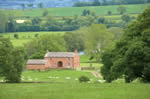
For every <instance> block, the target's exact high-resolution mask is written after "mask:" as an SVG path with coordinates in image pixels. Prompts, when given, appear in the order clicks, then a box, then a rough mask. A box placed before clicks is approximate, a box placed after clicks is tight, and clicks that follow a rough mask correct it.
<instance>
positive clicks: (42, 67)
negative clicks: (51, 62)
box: [26, 65, 45, 70]
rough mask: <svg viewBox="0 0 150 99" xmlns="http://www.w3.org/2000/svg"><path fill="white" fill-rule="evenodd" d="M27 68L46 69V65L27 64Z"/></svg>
mask: <svg viewBox="0 0 150 99" xmlns="http://www.w3.org/2000/svg"><path fill="white" fill-rule="evenodd" d="M26 69H27V70H37V69H40V70H45V65H27V66H26Z"/></svg>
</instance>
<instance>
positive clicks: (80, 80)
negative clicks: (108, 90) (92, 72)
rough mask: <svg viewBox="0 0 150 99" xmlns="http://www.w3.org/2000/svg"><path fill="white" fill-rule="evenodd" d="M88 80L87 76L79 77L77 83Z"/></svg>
mask: <svg viewBox="0 0 150 99" xmlns="http://www.w3.org/2000/svg"><path fill="white" fill-rule="evenodd" d="M88 81H90V79H89V78H88V77H87V76H81V77H79V82H88Z"/></svg>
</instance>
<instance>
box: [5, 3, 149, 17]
mask: <svg viewBox="0 0 150 99" xmlns="http://www.w3.org/2000/svg"><path fill="white" fill-rule="evenodd" d="M124 6H125V7H126V9H127V13H129V14H131V13H132V14H139V13H141V12H143V11H144V9H145V8H147V7H148V6H149V4H137V5H124ZM118 7H119V5H111V6H93V7H92V6H91V7H70V8H68V7H63V8H46V9H47V10H48V11H49V14H50V15H51V16H74V15H81V14H82V11H83V10H84V9H89V10H93V11H95V13H96V15H97V16H101V15H107V12H108V11H112V14H119V12H117V10H116V9H117V8H118ZM3 12H4V13H6V14H8V13H14V15H15V16H31V17H36V16H41V15H42V13H43V9H33V10H27V9H25V11H24V12H23V11H22V10H3Z"/></svg>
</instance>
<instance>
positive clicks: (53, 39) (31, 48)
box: [25, 34, 66, 59]
mask: <svg viewBox="0 0 150 99" xmlns="http://www.w3.org/2000/svg"><path fill="white" fill-rule="evenodd" d="M25 48H26V51H27V56H28V57H29V58H30V59H42V58H44V57H43V56H44V55H45V53H46V50H49V51H50V52H52V51H54V52H60V51H66V43H65V41H64V38H63V37H62V36H60V35H56V34H45V35H43V36H41V37H37V38H35V39H33V40H31V41H30V42H28V43H26V44H25Z"/></svg>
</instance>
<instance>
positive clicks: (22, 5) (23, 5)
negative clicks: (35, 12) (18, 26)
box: [21, 3, 25, 11]
mask: <svg viewBox="0 0 150 99" xmlns="http://www.w3.org/2000/svg"><path fill="white" fill-rule="evenodd" d="M21 7H22V9H23V11H24V7H25V4H24V3H22V4H21Z"/></svg>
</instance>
